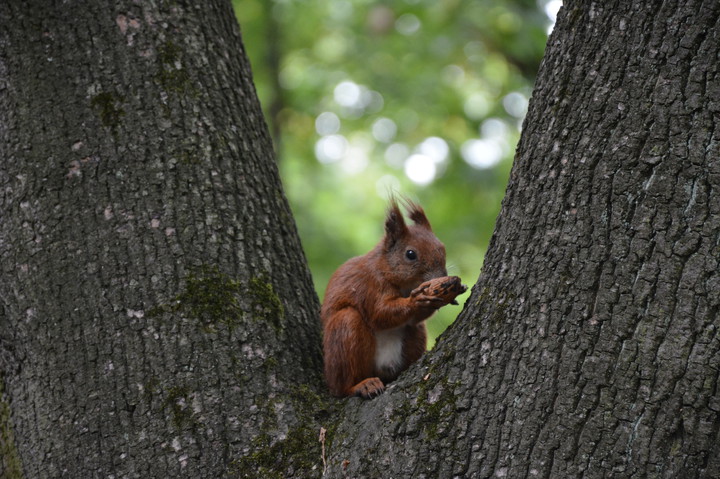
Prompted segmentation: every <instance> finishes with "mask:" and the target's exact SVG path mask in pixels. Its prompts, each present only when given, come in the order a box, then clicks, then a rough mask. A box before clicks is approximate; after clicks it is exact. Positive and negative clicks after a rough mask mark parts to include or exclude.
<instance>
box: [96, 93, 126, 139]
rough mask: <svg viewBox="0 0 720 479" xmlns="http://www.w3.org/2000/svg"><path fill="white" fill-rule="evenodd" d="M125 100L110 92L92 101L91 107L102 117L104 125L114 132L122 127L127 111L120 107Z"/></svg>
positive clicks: (100, 94)
mask: <svg viewBox="0 0 720 479" xmlns="http://www.w3.org/2000/svg"><path fill="white" fill-rule="evenodd" d="M122 101H123V98H122V97H120V96H117V95H114V94H112V93H109V92H103V93H98V94H97V95H95V96H94V97H92V99H91V100H90V106H92V108H93V110H94V111H95V113H97V115H98V116H99V117H100V121H101V122H102V124H103V125H104V126H106V127H108V128H111V129H113V130H115V129H117V127H118V126H119V125H120V120H121V119H122V117H123V116H125V110H123V108H122V107H121V106H120V104H121V103H122Z"/></svg>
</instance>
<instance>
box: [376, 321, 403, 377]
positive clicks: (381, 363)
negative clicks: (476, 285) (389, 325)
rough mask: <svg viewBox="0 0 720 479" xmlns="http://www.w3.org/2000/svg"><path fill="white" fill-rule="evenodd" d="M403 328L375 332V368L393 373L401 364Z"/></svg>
mask: <svg viewBox="0 0 720 479" xmlns="http://www.w3.org/2000/svg"><path fill="white" fill-rule="evenodd" d="M402 347H403V328H396V329H388V330H385V331H376V332H375V370H376V371H385V372H387V373H390V374H393V373H394V372H395V371H397V370H398V369H399V368H400V366H401V365H402Z"/></svg>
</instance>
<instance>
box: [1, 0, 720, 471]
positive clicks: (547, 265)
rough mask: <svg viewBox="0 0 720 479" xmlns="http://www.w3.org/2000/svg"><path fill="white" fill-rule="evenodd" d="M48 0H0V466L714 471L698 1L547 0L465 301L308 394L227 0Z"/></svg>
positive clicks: (707, 124) (708, 145)
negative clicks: (551, 0) (356, 376)
mask: <svg viewBox="0 0 720 479" xmlns="http://www.w3.org/2000/svg"><path fill="white" fill-rule="evenodd" d="M37 3H38V4H37V5H29V6H26V4H25V3H24V2H19V1H11V2H4V3H2V4H0V44H1V45H2V50H1V51H0V135H1V138H0V149H1V150H0V152H2V157H1V158H2V160H1V161H2V165H1V167H0V187H1V188H2V190H0V191H1V194H0V215H1V221H0V261H1V262H0V271H1V273H0V274H1V276H0V353H1V356H0V359H1V361H2V362H1V363H0V364H1V366H2V376H1V379H2V380H0V395H1V398H0V399H1V400H0V456H1V457H2V461H1V463H2V468H3V469H2V470H1V471H0V475H2V476H3V477H23V476H25V477H73V478H74V477H83V478H84V477H142V478H145V477H171V476H181V477H238V476H239V477H267V476H270V477H313V476H320V475H324V476H326V477H345V476H347V477H414V478H421V477H453V476H459V477H527V476H529V477H553V478H554V477H578V476H584V477H707V478H711V477H718V476H719V475H720V459H719V457H720V446H718V444H720V438H719V437H718V435H719V434H718V433H719V431H720V416H719V411H720V392H719V391H718V374H719V368H718V364H720V336H719V333H718V327H719V326H720V324H719V323H720V317H719V314H718V311H719V310H720V295H719V294H718V291H719V290H720V273H718V271H717V270H718V264H717V263H718V259H719V258H720V197H719V196H718V189H719V188H720V162H718V160H717V158H718V156H720V155H719V154H720V151H719V150H720V146H719V145H720V143H718V140H717V138H718V136H720V133H719V132H718V129H719V128H720V127H719V126H718V125H719V124H720V122H718V121H716V120H717V119H718V108H719V104H718V98H720V79H719V78H720V77H719V76H718V71H717V70H718V63H717V58H718V54H719V51H718V48H719V47H720V38H719V37H720V28H719V27H718V24H719V22H718V17H719V15H720V5H718V4H717V2H708V3H707V4H706V5H704V4H702V3H701V2H699V1H694V0H691V1H690V2H677V3H675V2H664V3H663V4H662V7H661V8H656V7H654V6H653V5H651V4H648V3H646V2H619V1H615V2H587V3H586V4H582V5H581V4H579V3H577V4H576V3H569V5H568V6H567V7H566V8H565V9H563V11H562V12H561V15H560V17H559V21H558V24H557V26H556V31H555V33H554V34H553V36H552V38H551V40H550V43H549V45H548V51H547V54H546V58H545V61H544V63H543V67H542V70H541V72H540V75H539V78H538V84H537V86H536V90H535V95H534V97H533V101H532V104H531V107H530V111H529V113H528V116H527V119H526V122H525V127H524V131H523V137H522V140H521V144H520V146H519V149H518V154H517V159H516V164H515V166H514V169H513V172H512V175H511V180H510V184H509V186H508V193H507V197H506V199H505V202H504V204H503V210H502V212H501V214H500V217H499V219H498V224H497V229H496V232H495V235H494V237H493V241H492V244H491V248H490V250H489V252H488V256H487V259H486V261H485V267H484V271H483V274H482V276H481V278H480V279H479V281H478V284H476V285H475V287H474V289H473V294H472V297H471V299H470V301H469V303H468V304H469V306H468V307H467V308H466V310H465V311H464V312H463V314H462V315H461V317H460V318H459V319H458V321H457V322H456V323H455V325H454V326H453V327H452V328H451V329H450V330H449V331H448V332H447V333H446V334H445V335H444V336H443V337H442V338H441V340H440V341H439V342H438V345H437V347H436V349H435V350H434V351H433V352H432V353H430V354H428V355H426V356H425V358H424V359H423V360H421V361H420V363H418V364H417V365H416V366H414V367H413V368H411V369H410V370H409V371H408V372H407V373H406V374H404V375H403V376H402V377H401V378H400V379H399V380H398V381H396V382H395V383H394V384H391V385H390V387H389V388H388V389H387V391H386V393H385V395H383V396H381V397H380V398H377V399H375V400H372V401H362V400H360V399H349V400H344V401H330V400H328V399H327V394H326V393H325V392H322V393H321V394H317V388H318V387H320V386H321V384H322V381H321V379H320V376H319V374H320V371H321V364H320V352H319V345H320V335H319V330H318V328H319V326H318V322H317V310H318V305H317V300H316V298H315V295H314V293H313V291H312V289H311V282H310V279H309V275H308V273H307V268H306V266H305V261H304V258H303V255H302V252H301V249H300V245H299V241H298V240H297V235H296V232H295V227H294V224H293V221H292V218H291V215H290V212H289V209H288V207H287V204H286V202H285V200H284V197H283V196H282V192H281V189H280V185H279V180H278V177H277V171H276V168H275V166H274V162H273V158H272V150H271V145H270V140H269V136H268V134H267V129H266V127H265V124H264V123H263V121H262V116H261V114H260V109H259V106H258V104H257V100H256V98H255V93H254V90H253V87H252V82H251V76H250V72H249V67H248V65H247V60H246V59H245V57H244V54H243V53H242V45H241V42H240V39H239V36H238V34H237V29H236V26H235V24H234V18H233V15H232V12H231V9H230V6H229V5H227V4H226V3H225V2H221V1H219V0H218V1H216V2H203V3H202V4H199V3H196V2H187V4H186V3H185V2H173V3H172V4H168V3H165V2H160V4H159V5H157V4H154V3H149V4H147V5H146V4H143V5H142V6H141V5H138V4H136V2H130V1H128V2H127V4H124V5H121V4H118V3H117V2H113V3H111V4H110V3H109V4H107V5H103V6H100V5H98V4H97V2H95V3H92V4H82V5H73V4H70V5H68V4H65V5H64V6H55V7H49V6H47V5H46V3H47V2H37ZM336 406H339V407H340V408H342V410H341V411H336V410H335V409H336ZM321 426H322V427H323V428H324V429H325V430H326V432H325V435H324V438H325V439H324V442H323V443H322V444H321V443H320V442H318V433H319V432H320V427H321ZM325 467H326V470H325V471H324V473H323V469H324V468H325Z"/></svg>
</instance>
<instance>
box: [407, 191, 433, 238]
mask: <svg viewBox="0 0 720 479" xmlns="http://www.w3.org/2000/svg"><path fill="white" fill-rule="evenodd" d="M403 203H404V204H405V208H406V209H407V211H408V216H410V219H411V220H413V223H415V224H416V225H418V226H422V227H423V228H426V229H428V230H430V231H432V227H431V226H430V221H429V220H428V219H427V216H425V211H423V209H422V207H421V206H420V205H419V204H417V203H415V202H413V201H410V200H409V199H407V198H405V199H404V201H403Z"/></svg>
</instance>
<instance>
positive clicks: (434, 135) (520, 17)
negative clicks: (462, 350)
mask: <svg viewBox="0 0 720 479" xmlns="http://www.w3.org/2000/svg"><path fill="white" fill-rule="evenodd" d="M233 3H234V7H235V11H236V15H237V18H238V20H239V22H240V25H241V30H242V33H243V41H244V44H245V48H246V49H247V53H248V55H249V57H250V59H251V62H252V65H253V72H254V75H255V85H256V88H257V90H258V94H259V96H260V99H261V102H262V104H263V108H264V110H265V115H266V118H267V120H268V123H269V124H270V126H271V129H272V131H273V135H274V137H275V141H276V148H277V149H278V161H279V164H280V170H281V174H282V178H283V183H284V187H285V191H286V193H287V195H288V198H289V200H290V203H291V206H292V208H293V212H294V215H295V218H296V221H297V223H298V228H299V230H300V236H301V238H302V241H303V246H304V248H305V252H306V254H307V257H308V261H309V263H310V268H311V270H312V273H313V277H314V280H315V285H316V288H317V291H318V294H319V296H320V298H321V299H322V297H323V293H324V290H325V286H326V284H327V281H328V280H329V278H330V275H331V274H332V273H333V272H334V270H335V269H336V268H337V267H338V266H339V265H340V264H342V263H343V262H344V261H346V260H347V259H348V258H350V257H352V256H357V255H360V254H364V253H365V252H367V251H369V250H370V249H371V248H372V247H373V245H374V244H376V243H377V242H378V240H379V239H380V237H381V236H382V233H383V217H384V213H385V207H386V199H387V196H388V194H389V193H390V192H399V193H401V194H404V195H407V196H409V197H411V198H413V199H415V200H417V201H419V202H420V204H421V205H422V206H423V207H424V208H425V211H426V213H427V215H428V217H429V218H430V221H431V223H432V224H433V229H434V231H435V233H436V234H437V236H438V237H439V238H440V239H441V240H442V241H443V242H444V243H445V245H446V248H447V252H448V270H449V273H450V274H456V275H459V276H461V277H462V278H463V281H464V282H465V283H466V284H468V285H469V286H472V285H473V284H474V283H475V281H476V280H477V277H478V274H479V272H480V268H481V265H482V260H483V257H484V255H485V249H486V247H487V244H488V242H489V239H490V236H491V234H492V231H493V227H494V223H495V218H496V216H497V214H498V212H499V209H500V202H501V200H502V197H503V195H504V191H505V185H506V182H507V176H508V173H509V171H510V166H511V162H512V157H513V152H514V148H515V144H516V143H517V140H518V138H519V129H520V122H521V121H522V118H523V116H524V113H525V109H526V107H527V99H528V97H529V95H530V92H531V89H532V83H533V80H534V75H535V73H536V71H537V68H538V65H539V62H540V60H541V58H542V54H543V51H544V47H545V42H546V40H547V32H548V30H549V26H550V25H551V18H550V17H551V14H548V13H546V10H553V9H554V8H557V7H558V5H559V2H558V1H557V0H553V1H551V2H549V4H548V2H546V1H545V0H512V1H507V0H506V1H501V0H474V1H469V0H466V1H462V0H404V1H400V0H397V1H386V2H380V1H373V0H234V2H233ZM467 297H468V295H467V294H466V295H464V296H462V297H461V298H458V299H459V300H460V302H461V303H462V301H463V300H464V299H466V298H467ZM459 311H460V309H459V308H458V307H455V306H448V307H446V308H443V309H442V310H440V313H438V314H437V315H436V316H434V317H433V318H431V319H430V320H429V321H428V329H429V332H430V336H431V340H434V338H435V337H436V336H437V335H438V334H439V333H440V332H442V330H444V329H445V328H446V327H447V325H448V324H449V323H450V322H451V321H452V320H453V319H454V318H455V317H456V316H457V314H458V313H459Z"/></svg>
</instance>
